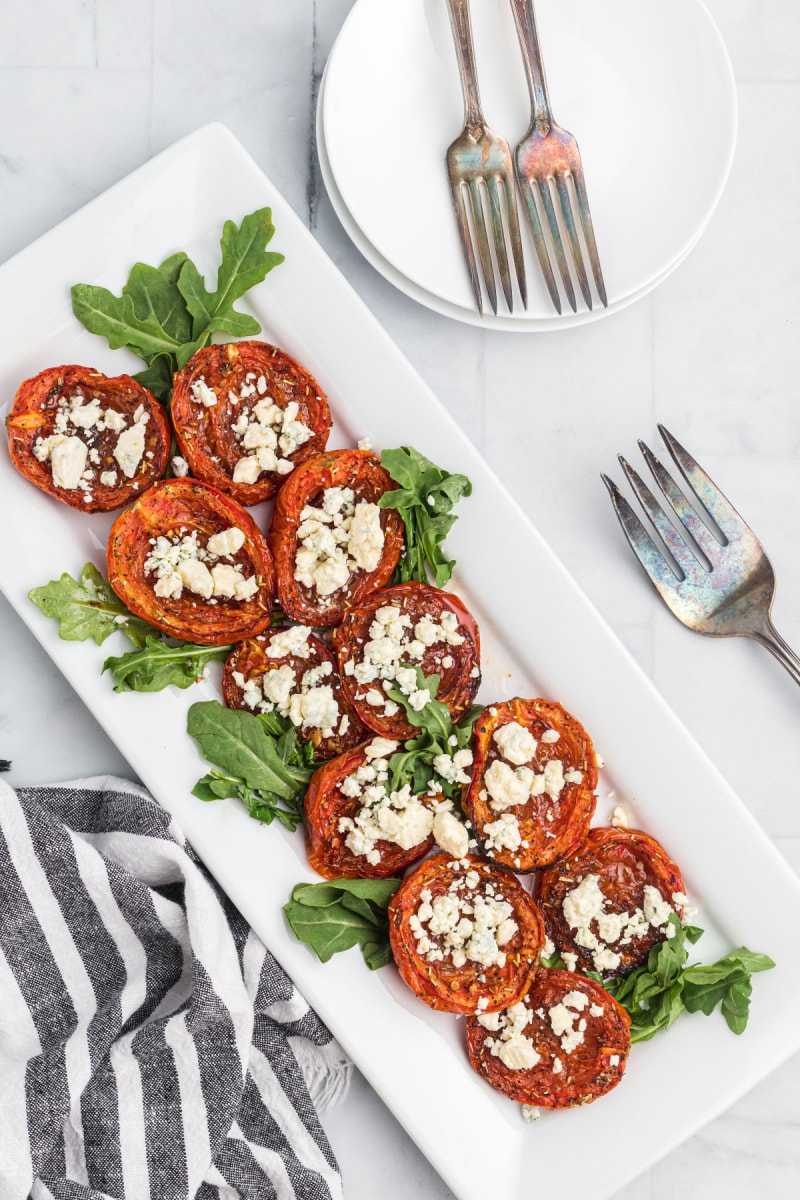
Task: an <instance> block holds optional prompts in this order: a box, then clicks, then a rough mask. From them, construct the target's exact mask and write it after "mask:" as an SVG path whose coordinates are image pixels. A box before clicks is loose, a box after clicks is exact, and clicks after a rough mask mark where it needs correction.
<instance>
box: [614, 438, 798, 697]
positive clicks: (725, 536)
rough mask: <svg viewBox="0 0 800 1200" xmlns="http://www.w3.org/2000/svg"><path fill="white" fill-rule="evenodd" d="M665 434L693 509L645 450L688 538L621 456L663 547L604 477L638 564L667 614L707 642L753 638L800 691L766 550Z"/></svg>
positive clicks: (690, 460)
mask: <svg viewBox="0 0 800 1200" xmlns="http://www.w3.org/2000/svg"><path fill="white" fill-rule="evenodd" d="M658 428H659V431H660V433H661V436H662V438H663V439H664V442H665V444H666V447H667V449H668V450H669V452H670V454H671V455H672V458H673V461H674V462H675V464H676V465H677V467H678V469H679V471H680V473H681V475H682V476H683V478H684V480H685V481H686V483H687V484H688V486H689V488H690V490H691V493H692V503H691V504H690V503H689V501H688V500H687V499H686V497H685V496H684V494H683V492H682V491H681V489H680V488H679V487H678V485H677V484H676V483H675V480H674V479H673V478H672V476H671V475H670V474H669V472H668V471H667V470H666V468H665V467H664V466H663V464H662V463H661V462H659V460H658V459H657V458H656V456H655V454H653V452H652V450H650V449H649V448H648V447H647V446H646V445H645V443H644V442H642V441H640V442H639V448H640V449H641V451H642V454H643V455H644V458H645V462H646V463H647V465H648V467H649V468H650V470H651V471H652V473H653V476H654V478H655V480H656V483H657V484H658V486H659V488H660V489H661V491H662V492H663V494H664V497H665V498H666V500H667V504H668V506H669V511H670V515H671V516H673V517H676V518H677V519H678V521H679V522H680V525H681V526H682V529H683V531H685V532H679V531H678V529H677V528H676V527H675V525H673V524H672V522H671V521H670V520H669V519H668V517H667V515H666V514H665V512H664V510H663V509H662V507H661V505H660V504H659V503H658V501H657V500H656V498H655V496H654V495H653V493H652V492H651V491H650V489H649V487H648V486H647V484H646V483H645V482H644V480H643V479H642V478H641V476H640V475H639V474H638V473H637V472H636V471H635V470H634V468H633V467H632V466H631V465H630V463H629V462H628V461H627V460H626V459H625V458H624V457H623V456H622V455H619V461H620V464H621V466H622V469H623V471H624V472H625V474H626V476H627V478H628V481H629V483H630V485H631V487H632V488H633V490H634V492H635V493H636V495H637V497H638V499H639V502H640V504H641V506H642V508H643V509H644V511H645V513H646V514H647V516H648V517H649V519H650V521H651V522H652V524H653V526H654V528H655V530H656V531H657V533H658V535H659V539H658V540H657V541H654V540H653V539H652V538H651V537H650V535H649V534H648V533H647V531H646V530H645V528H644V526H643V525H642V523H641V521H640V520H639V518H638V517H637V516H636V514H635V512H634V511H633V509H632V508H631V506H630V504H629V503H628V501H627V500H626V499H625V497H624V496H623V495H622V493H621V492H620V490H619V488H618V487H617V486H616V484H615V483H614V482H613V480H611V479H609V477H608V476H607V475H603V482H604V483H605V485H606V487H607V488H608V490H609V492H610V494H611V501H612V503H613V505H614V509H615V511H616V514H617V517H618V519H619V523H620V525H621V526H622V528H623V530H624V531H625V536H626V537H627V539H628V541H629V542H630V545H631V548H632V549H633V551H634V553H635V554H636V557H637V558H638V559H639V562H640V563H641V564H642V566H643V567H644V569H645V571H646V572H647V574H648V576H649V578H650V582H651V583H652V584H653V586H654V587H655V588H656V590H657V591H658V593H659V595H660V596H661V599H662V600H663V601H664V603H665V604H666V606H667V608H668V609H669V610H670V612H671V613H672V614H673V615H674V616H676V617H677V618H678V620H679V621H681V622H682V623H683V624H684V625H686V626H687V627H688V628H689V629H693V630H694V631H695V632H696V633H703V634H705V635H706V636H707V637H749V638H753V640H754V641H756V642H759V643H760V645H762V646H766V648H767V649H768V650H769V651H770V653H771V654H774V655H775V657H776V658H777V660H778V662H779V663H780V664H781V666H783V667H785V668H786V670H787V671H788V672H789V674H790V675H791V676H792V678H793V679H794V680H795V682H797V683H800V658H798V657H797V655H796V654H795V653H794V652H793V651H792V650H791V649H790V647H789V646H788V645H787V644H786V642H785V641H784V640H783V638H782V637H781V636H780V634H779V633H778V631H777V630H776V629H775V626H774V625H773V624H772V618H771V616H770V611H771V609H772V602H773V600H774V598H775V572H774V571H773V569H772V564H771V563H770V561H769V559H768V558H767V555H766V552H765V550H764V547H763V546H762V545H761V543H760V542H759V540H758V538H757V537H756V535H755V534H754V533H753V531H752V529H750V527H749V526H748V525H746V524H745V522H744V521H743V520H742V518H741V517H740V516H739V514H738V512H737V511H736V509H735V508H734V507H733V505H732V504H731V503H730V501H728V500H726V498H725V497H724V496H723V494H722V492H721V491H720V490H719V488H718V487H716V485H715V484H714V483H713V482H712V481H711V479H709V477H708V475H707V474H706V472H705V471H704V470H703V468H702V467H701V466H700V465H699V464H698V463H697V462H695V460H694V459H693V458H692V456H691V455H690V454H689V453H688V451H687V450H685V449H684V448H683V446H682V445H681V444H680V442H678V441H677V440H676V439H675V438H674V437H673V436H672V434H671V433H669V431H668V430H666V429H665V428H664V426H663V425H659V427H658ZM703 513H705V514H706V515H707V516H708V517H710V518H711V520H712V521H713V523H714V524H715V525H716V527H717V531H712V530H711V529H710V527H709V525H708V524H707V523H706V521H705V520H703V519H702V516H701V515H698V514H703ZM665 549H666V550H667V551H668V552H669V555H671V557H672V559H673V560H674V563H675V566H674V567H673V566H672V565H671V563H670V561H669V555H668V554H665ZM676 568H677V570H676Z"/></svg>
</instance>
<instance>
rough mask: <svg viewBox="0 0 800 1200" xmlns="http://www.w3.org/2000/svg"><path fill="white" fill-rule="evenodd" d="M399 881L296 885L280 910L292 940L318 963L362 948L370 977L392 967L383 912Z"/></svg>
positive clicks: (373, 880) (383, 880)
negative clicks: (312, 954)
mask: <svg viewBox="0 0 800 1200" xmlns="http://www.w3.org/2000/svg"><path fill="white" fill-rule="evenodd" d="M400 882H401V881H400V880H399V879H329V880H326V881H325V882H323V883H298V884H297V886H296V887H295V888H294V889H293V890H292V897H291V900H289V902H288V903H287V904H285V905H284V906H283V911H284V913H285V914H286V920H287V921H288V922H289V927H290V929H291V930H292V933H293V934H294V935H295V937H296V938H297V939H298V940H299V941H301V942H304V943H305V944H306V945H307V946H310V947H311V949H312V950H313V951H314V953H315V954H316V955H317V958H319V960H320V962H329V961H330V959H331V958H332V957H333V955H334V954H338V953H339V952H340V951H342V950H349V949H350V948H351V947H352V946H360V947H361V953H362V955H363V957H364V961H365V962H366V964H367V966H368V967H369V969H370V970H371V971H375V970H377V969H378V967H383V966H385V965H386V963H388V962H390V961H391V958H392V952H391V947H390V944H389V922H388V918H387V916H386V910H387V908H388V905H389V901H390V900H391V898H392V896H393V895H394V894H395V892H396V891H397V889H398V888H399V886H400Z"/></svg>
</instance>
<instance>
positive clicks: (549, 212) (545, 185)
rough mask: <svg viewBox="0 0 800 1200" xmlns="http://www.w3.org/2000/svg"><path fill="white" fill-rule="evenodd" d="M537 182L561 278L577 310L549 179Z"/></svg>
mask: <svg viewBox="0 0 800 1200" xmlns="http://www.w3.org/2000/svg"><path fill="white" fill-rule="evenodd" d="M537 183H538V184H539V195H540V197H541V200H542V207H543V208H544V213H545V216H546V217H547V224H548V225H549V226H550V237H551V238H552V241H553V249H554V250H555V252H556V262H557V263H558V270H559V272H560V274H561V280H562V282H563V284H564V291H565V292H566V293H567V299H568V300H569V303H570V307H571V308H572V311H573V312H577V311H578V306H577V305H576V303H575V290H574V288H573V286H572V279H571V277H570V273H569V267H568V266H567V256H566V254H565V253H564V246H563V244H562V241H561V232H560V230H559V228H558V221H557V219H556V210H555V209H554V208H553V197H552V196H551V195H550V183H549V181H548V180H547V179H538V180H537Z"/></svg>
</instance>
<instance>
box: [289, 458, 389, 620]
mask: <svg viewBox="0 0 800 1200" xmlns="http://www.w3.org/2000/svg"><path fill="white" fill-rule="evenodd" d="M394 486H395V484H394V482H393V481H392V478H391V476H390V475H389V473H388V472H387V471H385V470H384V468H383V467H382V466H381V464H380V462H379V461H378V459H377V457H376V456H375V455H374V454H371V453H370V452H369V451H367V450H331V451H329V452H328V453H327V454H319V455H317V456H316V457H315V458H311V459H309V460H308V461H307V462H304V463H303V464H302V465H301V466H299V467H297V469H296V470H295V471H293V472H292V474H291V475H290V476H289V477H288V479H287V480H286V483H284V485H283V486H282V487H281V489H280V491H279V492H278V496H277V498H276V501H275V511H274V513H273V516H272V523H271V525H270V528H269V534H268V538H269V545H270V549H271V551H272V554H273V557H274V559H275V569H276V572H277V588H278V598H279V600H280V603H281V607H282V608H283V610H284V612H285V613H286V614H287V616H289V617H291V618H292V620H293V621H302V622H303V623H304V624H306V625H317V626H331V625H338V624H339V622H340V621H341V619H342V617H343V616H344V614H345V612H346V610H347V609H348V608H349V607H350V606H352V605H354V604H360V603H361V602H362V601H363V600H365V599H366V597H367V596H369V595H370V594H371V593H372V592H374V591H375V590H376V589H377V588H381V587H383V586H384V585H385V584H387V583H388V582H389V580H390V579H391V577H392V573H393V571H394V569H395V567H396V566H397V562H398V559H399V558H400V553H401V551H402V548H403V521H402V518H401V517H400V515H399V514H398V513H397V512H396V511H395V510H394V509H386V508H379V507H378V500H379V499H380V497H381V496H382V495H383V494H384V493H385V492H387V491H389V490H390V489H391V488H393V487H394Z"/></svg>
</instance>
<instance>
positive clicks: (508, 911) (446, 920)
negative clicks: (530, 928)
mask: <svg viewBox="0 0 800 1200" xmlns="http://www.w3.org/2000/svg"><path fill="white" fill-rule="evenodd" d="M458 865H459V864H458V862H457V861H456V862H455V863H454V864H453V866H454V867H458ZM480 883H481V879H480V876H479V874H478V873H477V872H476V871H470V872H467V873H466V875H457V876H456V878H455V879H453V880H452V882H451V883H450V885H449V887H448V889H447V891H446V892H444V893H442V894H441V895H438V896H435V897H434V898H433V899H431V898H430V894H429V895H428V897H427V899H426V897H425V895H424V893H420V900H421V903H420V905H419V907H418V908H417V911H416V913H412V915H411V917H410V918H409V926H410V928H411V932H412V934H413V936H414V938H415V939H416V942H417V951H418V953H419V954H421V955H423V956H424V957H425V959H426V960H427V961H428V962H450V963H452V965H453V966H454V967H456V969H459V968H461V967H463V966H464V965H465V964H466V963H467V962H473V963H477V964H479V965H480V966H482V967H491V966H499V967H503V966H505V962H506V953H505V950H504V949H503V947H504V946H506V945H508V943H509V942H510V941H511V939H512V938H513V937H514V935H515V933H516V932H517V929H518V926H517V923H516V921H515V920H514V917H513V913H514V909H513V907H512V905H511V904H509V903H508V902H507V901H506V900H505V899H504V898H503V896H502V893H501V892H499V890H498V888H497V887H495V886H494V885H493V884H491V883H485V884H484V887H483V890H482V891H480V890H479V888H480Z"/></svg>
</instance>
